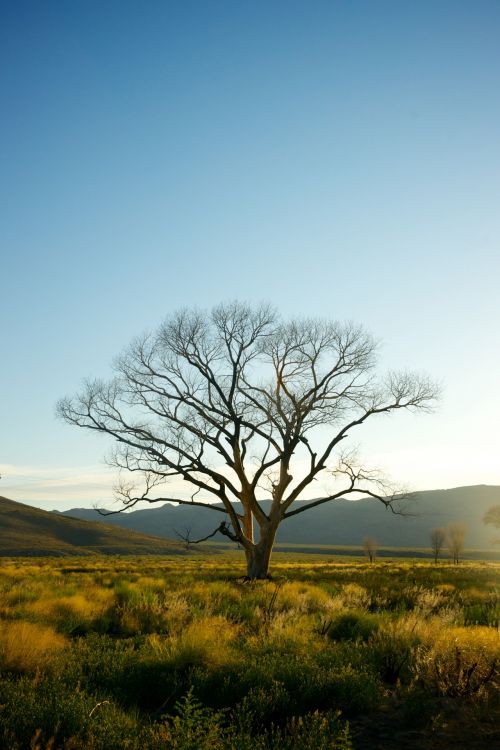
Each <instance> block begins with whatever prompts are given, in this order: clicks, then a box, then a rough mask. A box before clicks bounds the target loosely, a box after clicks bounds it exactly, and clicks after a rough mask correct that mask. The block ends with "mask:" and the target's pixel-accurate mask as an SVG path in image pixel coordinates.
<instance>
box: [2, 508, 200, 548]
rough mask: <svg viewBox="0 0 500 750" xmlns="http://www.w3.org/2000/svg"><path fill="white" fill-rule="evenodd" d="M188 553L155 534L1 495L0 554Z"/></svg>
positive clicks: (172, 542)
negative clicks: (25, 503) (91, 519)
mask: <svg viewBox="0 0 500 750" xmlns="http://www.w3.org/2000/svg"><path fill="white" fill-rule="evenodd" d="M95 553H99V554H105V555H114V554H134V555H146V554H158V555H162V554H187V553H186V550H185V549H184V548H183V546H182V544H179V543H177V542H174V541H168V540H166V539H164V538H161V539H160V538H158V537H157V536H156V537H154V536H148V535H146V534H144V533H140V532H136V531H130V530H129V529H122V528H120V527H116V526H110V525H109V524H102V523H95V522H92V521H86V520H82V519H77V518H67V517H66V516H64V515H62V514H56V513H49V512H47V511H45V510H39V509H38V508H33V507H31V506H29V505H24V504H22V503H18V502H14V501H13V500H8V499H7V498H5V497H0V556H1V557H5V556H21V555H22V556H30V555H33V556H45V555H89V554H95Z"/></svg>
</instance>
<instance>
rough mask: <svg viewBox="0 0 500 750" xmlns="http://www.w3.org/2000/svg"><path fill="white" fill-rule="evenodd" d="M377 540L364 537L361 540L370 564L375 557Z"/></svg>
mask: <svg viewBox="0 0 500 750" xmlns="http://www.w3.org/2000/svg"><path fill="white" fill-rule="evenodd" d="M377 549H378V545H377V540H376V539H374V537H372V536H365V538H364V539H363V550H364V553H365V555H366V556H367V558H368V559H369V561H370V562H371V563H372V562H373V561H374V560H375V557H376V556H377Z"/></svg>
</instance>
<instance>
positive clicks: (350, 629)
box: [327, 611, 379, 641]
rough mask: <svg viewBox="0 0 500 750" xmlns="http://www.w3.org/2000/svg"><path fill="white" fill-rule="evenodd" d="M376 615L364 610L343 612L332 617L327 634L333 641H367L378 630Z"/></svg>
mask: <svg viewBox="0 0 500 750" xmlns="http://www.w3.org/2000/svg"><path fill="white" fill-rule="evenodd" d="M378 627H379V620H378V618H377V616H376V615H371V614H368V613H366V612H356V611H348V612H343V613H342V614H341V615H338V616H337V617H335V619H333V620H332V621H331V623H330V625H329V627H328V628H327V635H328V637H329V638H331V639H332V640H333V641H367V640H368V639H369V638H370V636H371V635H373V633H375V632H376V631H377V630H378Z"/></svg>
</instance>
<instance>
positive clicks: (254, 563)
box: [245, 528, 276, 580]
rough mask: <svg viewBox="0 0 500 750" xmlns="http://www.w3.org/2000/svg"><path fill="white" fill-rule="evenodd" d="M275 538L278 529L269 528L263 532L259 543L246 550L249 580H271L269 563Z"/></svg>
mask: <svg viewBox="0 0 500 750" xmlns="http://www.w3.org/2000/svg"><path fill="white" fill-rule="evenodd" d="M275 536H276V529H272V528H269V529H266V530H264V531H261V536H260V539H259V541H258V543H257V544H254V545H253V547H251V548H250V549H247V550H245V554H246V559H247V578H248V579H249V580H254V579H261V580H262V579H266V578H269V563H270V561H271V553H272V551H273V545H274V538H275Z"/></svg>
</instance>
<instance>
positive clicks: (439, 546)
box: [431, 529, 446, 563]
mask: <svg viewBox="0 0 500 750" xmlns="http://www.w3.org/2000/svg"><path fill="white" fill-rule="evenodd" d="M445 543H446V529H432V531H431V549H432V554H433V555H434V562H435V563H437V561H438V557H439V555H440V554H441V552H442V551H443V547H444V546H445Z"/></svg>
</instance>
